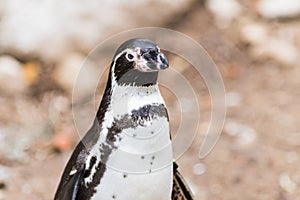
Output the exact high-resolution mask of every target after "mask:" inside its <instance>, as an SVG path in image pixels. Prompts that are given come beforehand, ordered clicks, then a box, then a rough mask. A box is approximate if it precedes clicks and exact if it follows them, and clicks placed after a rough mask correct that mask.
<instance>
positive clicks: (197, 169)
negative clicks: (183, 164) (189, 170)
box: [193, 163, 206, 175]
mask: <svg viewBox="0 0 300 200" xmlns="http://www.w3.org/2000/svg"><path fill="white" fill-rule="evenodd" d="M205 172H206V166H205V164H204V163H197V164H195V165H194V167H193V173H194V174H196V175H202V174H204V173H205Z"/></svg>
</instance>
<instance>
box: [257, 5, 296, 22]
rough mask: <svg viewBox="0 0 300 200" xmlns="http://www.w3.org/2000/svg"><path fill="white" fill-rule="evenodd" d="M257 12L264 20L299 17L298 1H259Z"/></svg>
mask: <svg viewBox="0 0 300 200" xmlns="http://www.w3.org/2000/svg"><path fill="white" fill-rule="evenodd" d="M257 9H258V12H259V13H260V14H261V15H262V16H263V17H265V18H269V19H276V18H291V17H297V16H299V15H300V1H299V0H260V1H258V3H257Z"/></svg>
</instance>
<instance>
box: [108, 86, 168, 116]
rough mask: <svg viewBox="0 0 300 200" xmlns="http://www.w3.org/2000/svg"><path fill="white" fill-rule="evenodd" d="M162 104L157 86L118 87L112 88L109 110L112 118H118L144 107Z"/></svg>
mask: <svg viewBox="0 0 300 200" xmlns="http://www.w3.org/2000/svg"><path fill="white" fill-rule="evenodd" d="M159 104H164V101H163V98H162V96H161V94H160V91H159V88H158V85H157V84H154V85H151V86H131V85H129V86H126V85H125V86H120V85H118V84H116V85H115V86H113V87H112V93H111V103H110V105H111V108H114V109H113V116H114V117H116V118H119V117H120V116H122V115H124V114H130V113H131V112H132V111H133V110H137V109H139V108H141V107H143V106H146V105H159Z"/></svg>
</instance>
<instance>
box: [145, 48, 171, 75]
mask: <svg viewBox="0 0 300 200" xmlns="http://www.w3.org/2000/svg"><path fill="white" fill-rule="evenodd" d="M142 56H143V58H144V59H145V60H146V61H147V63H146V65H147V67H148V68H149V69H150V70H151V71H158V70H163V69H166V68H168V67H169V61H168V59H167V57H166V56H165V55H164V54H163V53H161V52H158V51H157V50H154V49H153V50H152V49H150V50H148V51H146V52H145V53H144V54H143V55H142Z"/></svg>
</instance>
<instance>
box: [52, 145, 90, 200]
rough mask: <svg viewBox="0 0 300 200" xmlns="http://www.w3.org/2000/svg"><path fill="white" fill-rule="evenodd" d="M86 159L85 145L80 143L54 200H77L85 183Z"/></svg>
mask: <svg viewBox="0 0 300 200" xmlns="http://www.w3.org/2000/svg"><path fill="white" fill-rule="evenodd" d="M85 158H86V151H85V148H84V145H83V144H82V143H81V142H80V143H79V144H78V146H77V147H76V149H75V151H74V152H73V155H72V156H71V159H70V160H69V162H68V164H67V166H66V168H65V171H64V173H63V175H62V178H61V180H60V183H59V186H58V189H57V191H56V194H55V197H54V200H75V199H76V195H77V192H78V189H79V188H80V186H81V185H82V184H83V182H84V181H83V180H84V173H85V170H84V169H85V162H84V160H85Z"/></svg>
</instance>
